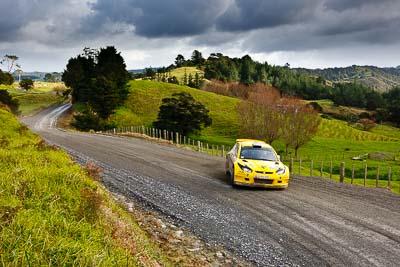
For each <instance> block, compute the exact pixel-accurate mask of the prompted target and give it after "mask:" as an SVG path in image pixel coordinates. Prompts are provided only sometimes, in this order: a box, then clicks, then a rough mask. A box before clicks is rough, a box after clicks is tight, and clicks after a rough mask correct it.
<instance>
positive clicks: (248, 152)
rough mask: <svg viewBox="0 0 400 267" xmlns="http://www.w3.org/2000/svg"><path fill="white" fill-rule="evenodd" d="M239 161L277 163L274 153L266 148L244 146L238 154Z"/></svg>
mask: <svg viewBox="0 0 400 267" xmlns="http://www.w3.org/2000/svg"><path fill="white" fill-rule="evenodd" d="M240 158H241V159H255V160H268V161H278V159H277V157H276V155H275V153H274V151H273V150H272V149H271V148H267V147H251V146H244V147H242V150H241V152H240Z"/></svg>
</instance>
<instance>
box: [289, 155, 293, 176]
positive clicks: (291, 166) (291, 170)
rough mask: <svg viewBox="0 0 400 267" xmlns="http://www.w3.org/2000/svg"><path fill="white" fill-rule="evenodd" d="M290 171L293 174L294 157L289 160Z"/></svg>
mask: <svg viewBox="0 0 400 267" xmlns="http://www.w3.org/2000/svg"><path fill="white" fill-rule="evenodd" d="M289 173H290V174H293V158H290V161H289Z"/></svg>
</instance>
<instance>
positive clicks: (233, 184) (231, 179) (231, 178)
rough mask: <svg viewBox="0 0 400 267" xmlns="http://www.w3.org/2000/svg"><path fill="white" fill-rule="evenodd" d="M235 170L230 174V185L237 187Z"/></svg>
mask: <svg viewBox="0 0 400 267" xmlns="http://www.w3.org/2000/svg"><path fill="white" fill-rule="evenodd" d="M234 173H235V169H233V170H232V173H229V183H230V184H231V186H233V187H235V178H234Z"/></svg>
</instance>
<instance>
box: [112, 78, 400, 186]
mask: <svg viewBox="0 0 400 267" xmlns="http://www.w3.org/2000/svg"><path fill="white" fill-rule="evenodd" d="M130 88H131V89H130V90H131V94H130V96H129V98H128V100H127V102H126V105H125V106H124V107H123V108H120V109H119V110H118V111H117V112H116V114H114V115H113V116H112V120H113V121H114V122H116V123H117V124H118V125H119V126H131V125H144V126H147V127H151V124H152V122H154V121H155V120H156V119H157V114H158V111H159V106H160V104H161V100H162V98H164V97H169V96H171V95H172V94H173V93H175V92H182V91H183V92H189V93H190V94H192V95H193V97H194V98H195V99H196V100H198V101H200V102H201V103H203V104H204V105H205V106H206V107H207V108H208V109H209V110H210V115H211V117H212V119H213V125H212V126H211V127H209V128H206V129H204V130H203V131H202V132H201V135H199V136H194V135H192V136H190V138H193V139H196V140H199V141H202V142H204V143H208V144H210V145H211V144H214V145H219V146H221V145H225V147H231V146H232V145H233V144H234V141H235V139H236V138H243V136H239V135H238V128H239V120H238V118H239V114H237V111H236V105H237V103H238V102H239V101H240V100H239V99H237V98H231V97H225V96H221V95H217V94H214V93H210V92H205V91H202V90H197V89H193V88H189V87H185V86H179V85H173V84H168V83H161V82H152V81H132V82H130ZM272 145H273V146H274V147H275V149H276V150H277V151H278V152H279V153H280V154H281V155H282V157H283V159H284V160H285V161H288V159H289V158H290V157H291V155H293V154H294V151H293V149H290V150H289V153H290V154H289V155H285V152H284V151H285V146H284V144H283V143H282V142H281V141H279V140H278V141H275V142H274V143H273V144H272ZM367 153H370V154H374V153H383V154H384V155H388V156H390V157H392V160H376V159H366V160H365V161H364V162H362V164H361V165H359V164H358V163H360V162H355V161H353V160H352V158H353V157H356V156H359V155H364V154H367ZM299 157H301V158H302V159H303V160H311V159H312V160H314V161H315V162H321V161H325V162H328V161H331V160H332V161H333V162H334V165H335V166H337V168H339V166H340V162H341V161H345V162H346V166H352V164H356V173H357V174H361V172H362V170H363V164H368V165H370V166H371V169H370V172H369V177H370V178H371V179H372V178H373V177H375V176H376V169H377V166H380V168H381V171H382V173H384V172H387V170H388V168H389V167H392V172H393V179H399V180H400V166H399V165H400V164H399V159H400V131H399V129H397V128H393V127H390V126H386V125H378V126H377V127H375V128H374V129H372V130H371V131H370V132H367V131H362V130H360V129H357V128H355V127H353V126H352V125H348V124H347V123H346V122H343V121H340V120H335V119H323V120H322V123H321V126H320V128H319V131H318V133H317V136H315V137H314V138H313V140H312V141H311V142H309V143H308V144H307V145H305V146H304V147H301V148H300V149H299ZM393 158H396V160H393ZM315 169H316V170H319V167H315ZM362 177H363V174H362ZM383 178H384V177H383Z"/></svg>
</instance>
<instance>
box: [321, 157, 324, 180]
mask: <svg viewBox="0 0 400 267" xmlns="http://www.w3.org/2000/svg"><path fill="white" fill-rule="evenodd" d="M323 172H324V162H323V161H321V170H320V177H322V173H323Z"/></svg>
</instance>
